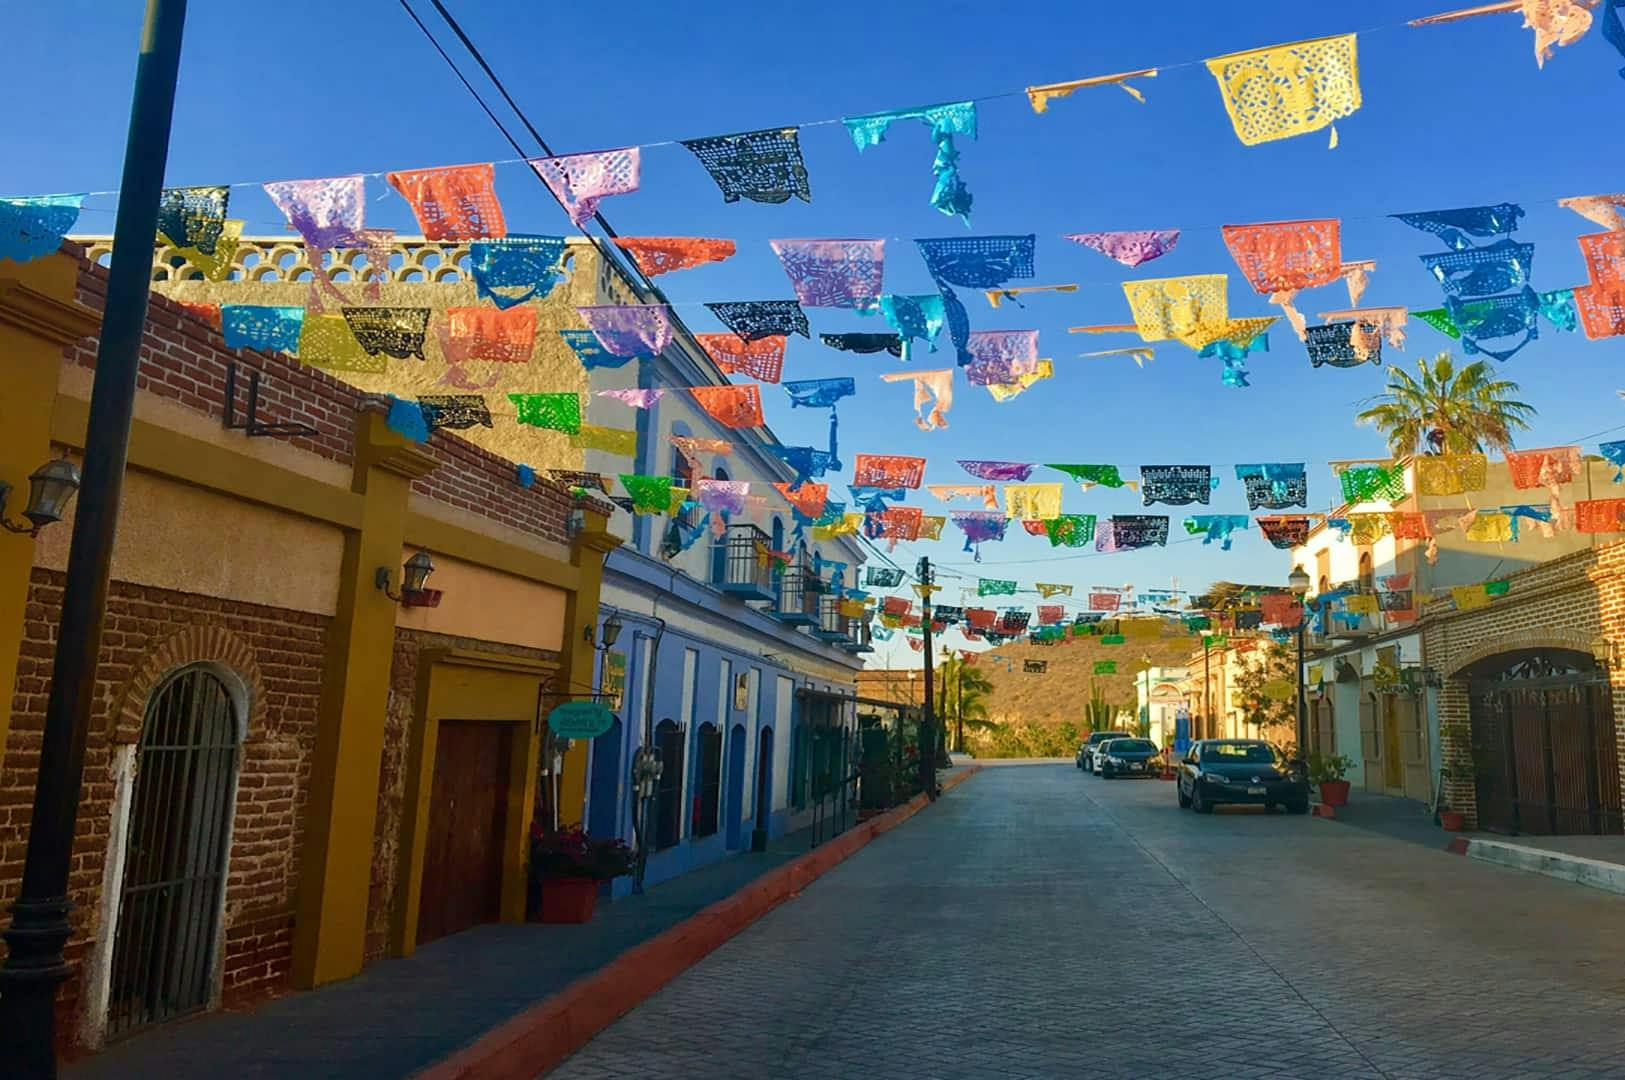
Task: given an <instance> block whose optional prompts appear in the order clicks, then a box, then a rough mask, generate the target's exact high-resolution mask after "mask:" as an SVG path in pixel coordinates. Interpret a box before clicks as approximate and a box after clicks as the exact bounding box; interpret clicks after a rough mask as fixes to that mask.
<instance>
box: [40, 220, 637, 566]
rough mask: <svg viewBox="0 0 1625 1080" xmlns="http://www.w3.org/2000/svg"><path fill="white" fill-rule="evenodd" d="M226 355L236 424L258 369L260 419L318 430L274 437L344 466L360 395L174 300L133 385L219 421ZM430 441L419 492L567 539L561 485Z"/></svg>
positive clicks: (90, 362)
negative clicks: (230, 338) (246, 343)
mask: <svg viewBox="0 0 1625 1080" xmlns="http://www.w3.org/2000/svg"><path fill="white" fill-rule="evenodd" d="M65 246H66V248H67V250H68V251H69V252H71V253H73V254H76V255H81V258H80V265H79V285H78V294H77V299H78V300H79V302H80V303H82V304H84V305H85V306H87V307H89V308H92V309H94V310H96V311H101V310H102V309H103V308H104V307H105V306H106V301H107V268H106V267H103V266H96V265H95V264H93V263H90V262H87V261H85V260H84V259H83V258H82V249H79V248H78V247H77V245H74V244H73V243H72V242H71V241H70V242H68V243H67V244H66V245H65ZM97 346H98V340H97V339H96V338H93V337H92V338H86V339H84V340H83V341H81V342H79V344H77V345H75V346H72V347H71V348H69V349H68V350H67V353H66V359H67V361H68V362H69V363H74V364H78V365H80V366H81V367H87V368H94V367H95V366H96V349H97ZM233 361H235V362H236V364H237V369H238V376H237V411H238V419H239V421H240V420H241V419H242V409H243V408H244V407H246V404H247V400H248V396H247V395H248V381H247V380H248V372H249V371H250V370H257V371H259V372H260V373H261V381H260V390H259V418H260V420H261V421H263V422H265V423H300V424H308V425H310V426H311V427H314V428H316V434H315V435H313V436H309V437H304V436H300V437H291V438H289V437H281V436H278V438H279V440H280V441H282V442H285V443H287V444H288V445H291V446H297V447H299V448H300V449H302V450H308V451H310V452H311V453H313V454H320V455H321V456H322V457H325V458H328V459H329V460H332V461H337V462H341V463H343V464H349V463H350V462H351V461H353V460H354V444H355V416H356V413H357V412H358V411H359V410H360V408H361V402H362V397H363V395H362V394H361V393H360V392H359V391H358V390H356V389H355V388H354V387H352V386H350V385H348V384H347V383H344V382H341V381H339V380H338V379H336V378H334V377H333V376H332V375H329V374H328V373H327V372H325V371H323V370H321V369H320V368H314V367H310V366H308V365H305V364H301V363H300V362H299V361H298V359H296V358H294V357H291V356H285V355H283V354H282V353H270V352H260V351H257V350H251V349H228V348H226V342H225V338H224V337H223V336H222V335H221V333H220V331H219V330H217V329H215V328H214V327H213V326H210V325H208V324H207V323H205V322H204V321H203V320H201V319H199V318H198V317H196V316H195V315H193V314H191V313H190V312H188V311H187V310H186V309H185V308H183V307H181V306H180V304H178V303H176V302H175V301H173V300H170V299H168V298H167V297H164V296H160V295H159V294H157V293H153V294H152V300H151V304H150V306H149V308H148V314H147V331H146V335H145V337H144V338H143V341H142V350H141V368H140V371H139V372H138V374H137V377H136V378H137V386H139V387H140V389H142V390H146V391H149V392H151V393H154V394H158V395H160V396H162V397H166V398H169V399H171V400H173V401H176V402H179V403H180V404H182V405H184V406H186V407H187V408H189V409H194V410H196V411H198V412H201V413H207V414H208V415H210V416H214V417H221V416H223V415H224V409H225V401H226V364H227V363H229V362H233ZM430 446H431V447H432V448H433V449H434V451H435V453H436V455H437V456H438V457H439V458H440V460H441V466H440V468H438V469H436V470H435V471H434V472H433V473H431V474H430V475H428V476H426V477H424V478H423V479H421V480H419V481H418V482H417V483H416V484H415V485H414V486H413V489H414V490H415V491H417V492H418V493H419V494H422V495H427V496H428V497H430V498H432V499H435V500H437V501H439V502H444V503H448V504H450V505H452V506H455V507H457V508H458V509H459V510H463V511H466V512H468V513H470V514H476V515H478V516H480V517H484V518H487V519H490V520H493V521H498V522H501V523H502V524H504V525H510V526H512V527H513V528H516V529H520V530H522V531H524V532H528V533H533V534H535V535H538V536H541V537H544V538H546V539H548V540H554V541H558V542H560V543H562V542H564V541H565V520H566V519H567V518H568V517H569V514H570V510H571V507H572V499H571V497H570V493H569V491H568V490H567V489H565V488H564V487H562V486H560V485H559V484H556V483H554V482H553V481H552V480H550V479H548V478H546V477H541V476H539V477H538V478H537V480H536V483H535V484H534V485H533V486H532V487H530V488H528V489H527V488H522V487H520V486H519V482H518V479H517V475H516V472H515V465H514V463H513V462H510V461H508V460H506V459H504V458H502V457H500V456H498V455H496V454H493V453H491V452H489V451H487V450H482V449H481V448H479V447H477V446H475V445H473V444H472V443H470V442H467V441H465V440H463V439H460V438H458V437H457V436H455V435H452V434H450V433H448V432H445V431H437V432H435V434H434V436H433V438H432V439H431V440H430ZM609 509H612V508H609ZM606 512H607V511H606Z"/></svg>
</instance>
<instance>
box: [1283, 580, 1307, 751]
mask: <svg viewBox="0 0 1625 1080" xmlns="http://www.w3.org/2000/svg"><path fill="white" fill-rule="evenodd" d="M1286 584H1287V588H1289V589H1291V590H1292V595H1294V596H1296V597H1297V598H1298V670H1297V671H1296V673H1295V677H1294V681H1295V682H1296V683H1297V684H1298V757H1299V758H1302V759H1304V760H1306V761H1307V760H1308V758H1307V757H1306V755H1307V754H1308V752H1309V701H1308V698H1307V696H1306V694H1305V690H1304V685H1303V635H1304V631H1305V630H1307V629H1308V627H1309V607H1308V605H1306V604H1305V603H1304V602H1303V600H1304V597H1305V596H1307V595H1309V574H1308V572H1307V571H1305V570H1304V568H1303V567H1301V566H1294V567H1293V568H1292V573H1290V574H1288V575H1287V578H1286Z"/></svg>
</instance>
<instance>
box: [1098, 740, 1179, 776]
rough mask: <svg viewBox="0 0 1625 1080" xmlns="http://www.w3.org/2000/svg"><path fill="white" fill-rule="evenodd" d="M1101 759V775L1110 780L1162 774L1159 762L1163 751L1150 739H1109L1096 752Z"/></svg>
mask: <svg viewBox="0 0 1625 1080" xmlns="http://www.w3.org/2000/svg"><path fill="white" fill-rule="evenodd" d="M1095 753H1096V755H1097V756H1098V757H1099V758H1100V775H1101V777H1102V778H1103V779H1106V780H1110V779H1112V778H1113V777H1114V776H1156V775H1157V774H1158V773H1160V772H1162V763H1161V762H1160V761H1159V760H1157V759H1158V758H1159V757H1161V755H1162V751H1160V750H1158V749H1157V744H1156V743H1154V742H1152V741H1151V740H1150V739H1108V740H1107V741H1106V742H1103V743H1101V744H1100V746H1099V747H1098V748H1097V749H1096V750H1095Z"/></svg>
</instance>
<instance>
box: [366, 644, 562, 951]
mask: <svg viewBox="0 0 1625 1080" xmlns="http://www.w3.org/2000/svg"><path fill="white" fill-rule="evenodd" d="M554 670H555V668H554V666H553V665H551V664H544V663H539V662H537V661H534V660H524V659H520V658H518V657H501V656H494V655H492V654H489V653H476V652H468V651H464V650H461V649H448V650H430V651H425V652H424V653H422V654H421V655H420V656H419V658H418V682H417V700H418V708H417V715H416V717H415V718H414V720H413V725H412V731H411V732H410V734H409V735H408V749H407V760H406V792H405V798H404V803H403V807H402V815H401V817H402V833H403V835H402V837H401V852H402V856H403V858H402V873H403V877H402V879H401V881H402V884H404V886H405V888H404V889H401V890H400V893H399V895H400V899H399V901H398V902H397V903H396V905H395V910H394V912H393V913H392V918H391V923H390V951H391V953H393V954H394V955H397V956H410V955H411V954H412V952H413V950H415V949H416V948H417V928H418V913H419V910H420V908H421V904H420V901H421V899H422V896H423V864H424V857H425V855H426V848H427V845H426V841H425V837H426V835H427V832H428V829H429V823H430V817H431V814H432V812H433V808H432V806H431V805H430V803H431V801H432V799H431V796H432V793H433V790H434V764H435V753H436V748H437V738H438V735H439V729H440V721H442V720H489V721H492V722H494V723H506V724H509V725H511V726H512V729H513V734H512V740H513V741H512V743H511V744H510V748H511V756H510V759H509V774H508V813H507V830H506V832H507V835H506V837H505V838H504V844H503V850H504V853H505V857H504V860H503V865H502V921H503V922H522V921H523V920H524V918H525V874H526V860H527V858H528V856H529V846H528V841H527V839H526V838H527V837H528V836H529V833H530V822H531V816H532V812H533V810H534V807H535V803H534V792H535V790H536V780H537V749H538V748H537V745H536V744H537V737H536V732H535V720H536V701H537V697H538V693H539V691H540V689H541V686H542V684H543V683H544V682H545V681H546V680H547V679H548V678H549V677H550V676H551V675H552V673H553V671H554ZM440 886H441V887H446V885H445V883H440Z"/></svg>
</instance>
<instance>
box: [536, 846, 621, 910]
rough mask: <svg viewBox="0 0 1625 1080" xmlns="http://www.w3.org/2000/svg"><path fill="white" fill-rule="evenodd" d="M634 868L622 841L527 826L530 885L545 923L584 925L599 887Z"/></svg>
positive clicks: (594, 902) (596, 902)
mask: <svg viewBox="0 0 1625 1080" xmlns="http://www.w3.org/2000/svg"><path fill="white" fill-rule="evenodd" d="M631 872H632V849H631V848H629V847H628V846H627V845H626V843H625V841H623V840H619V839H614V840H596V839H594V838H593V837H590V836H588V835H587V834H586V833H584V832H582V831H581V830H580V829H579V828H577V829H563V830H558V831H551V830H547V829H543V828H542V827H541V826H540V825H539V824H535V825H532V826H531V830H530V883H531V888H532V891H533V893H534V894H536V896H537V900H538V902H537V904H536V906H535V911H536V914H537V916H538V917H539V918H538V921H540V922H544V923H584V922H588V921H590V920H591V919H592V913H593V908H594V907H596V906H597V904H598V887H599V885H600V884H601V883H602V882H605V881H608V880H609V879H610V878H615V877H620V876H621V875H622V874H629V873H631Z"/></svg>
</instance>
